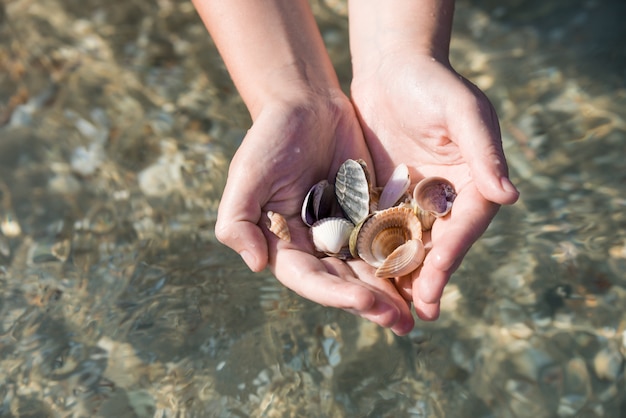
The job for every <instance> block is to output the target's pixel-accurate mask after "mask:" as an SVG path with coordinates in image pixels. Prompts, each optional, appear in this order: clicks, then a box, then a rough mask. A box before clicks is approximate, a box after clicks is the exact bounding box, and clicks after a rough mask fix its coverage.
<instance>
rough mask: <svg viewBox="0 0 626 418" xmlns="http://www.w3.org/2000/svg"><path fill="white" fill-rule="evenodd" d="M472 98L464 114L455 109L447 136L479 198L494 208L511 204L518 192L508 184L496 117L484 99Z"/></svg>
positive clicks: (479, 94) (489, 104)
mask: <svg viewBox="0 0 626 418" xmlns="http://www.w3.org/2000/svg"><path fill="white" fill-rule="evenodd" d="M476 94H477V96H473V97H471V98H470V99H469V100H468V107H467V108H466V109H465V110H464V111H461V112H458V109H457V111H456V112H455V114H454V115H452V117H450V118H449V121H450V124H449V128H450V134H451V136H452V138H453V140H454V142H456V143H457V144H458V146H459V148H460V150H461V154H462V155H463V158H464V160H465V161H466V162H467V163H468V165H469V167H470V171H471V175H472V179H473V180H474V182H475V183H476V186H477V188H478V190H479V191H480V193H481V194H482V195H483V197H484V198H485V199H487V200H489V201H492V202H494V203H498V204H513V203H515V201H517V199H518V197H519V192H518V190H517V189H516V188H515V186H514V185H513V183H511V181H510V180H509V175H508V167H507V163H506V158H505V157H504V151H503V149H502V140H501V136H500V126H499V123H498V117H497V115H496V113H495V110H494V109H493V106H491V103H489V101H488V100H487V98H485V97H484V96H483V95H482V93H478V92H477V93H476Z"/></svg>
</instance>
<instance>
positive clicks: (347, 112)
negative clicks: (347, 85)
mask: <svg viewBox="0 0 626 418" xmlns="http://www.w3.org/2000/svg"><path fill="white" fill-rule="evenodd" d="M348 158H363V159H365V160H366V162H368V163H370V164H371V159H370V157H369V152H368V150H367V147H366V145H365V142H364V139H363V135H362V133H361V130H360V127H359V124H358V120H357V117H356V115H355V113H354V109H353V108H352V105H351V103H350V101H349V100H348V99H347V97H345V95H343V94H336V97H318V96H315V95H309V96H307V97H306V100H300V101H295V102H279V103H272V104H269V105H266V106H264V107H263V108H262V109H261V111H260V112H259V113H258V115H256V116H255V118H254V122H253V125H252V127H251V129H250V130H249V131H248V133H247V135H246V136H245V138H244V140H243V143H242V144H241V146H240V147H239V149H238V150H237V152H236V154H235V156H234V157H233V160H232V162H231V165H230V169H229V175H228V180H227V184H226V187H225V189H224V194H223V196H222V200H221V203H220V207H219V211H218V219H217V224H216V235H217V238H218V239H219V240H220V241H221V242H222V243H224V244H225V245H227V246H229V247H231V248H232V249H234V250H235V251H237V252H238V253H239V254H240V255H241V257H242V258H243V259H244V261H245V263H246V264H247V265H248V267H250V269H252V270H253V271H260V270H262V269H263V268H265V267H266V266H267V265H269V267H270V269H271V271H272V272H273V273H274V275H275V276H276V277H277V278H278V280H279V281H281V282H282V283H283V284H284V285H285V286H287V287H288V288H290V289H292V290H293V291H295V292H296V293H298V294H299V295H301V296H303V297H305V298H307V299H310V300H312V301H314V302H317V303H319V304H322V305H325V306H331V307H336V308H342V309H345V310H347V311H349V312H352V313H354V314H357V315H360V316H362V317H364V318H366V319H369V320H371V321H373V322H375V323H377V324H379V325H382V326H385V327H390V328H391V329H392V331H394V332H395V333H397V334H406V333H408V332H409V331H410V330H411V329H412V328H413V318H412V316H411V312H410V305H409V304H408V303H407V302H406V301H405V300H404V299H403V298H402V297H401V295H400V294H399V293H398V291H397V289H396V288H395V287H394V285H393V283H391V282H390V281H388V280H382V279H377V278H375V277H374V275H373V274H372V269H371V268H370V267H368V266H366V265H365V263H363V262H362V261H357V260H353V261H350V262H348V263H346V262H343V261H341V260H339V259H336V258H331V257H326V258H321V259H320V258H318V257H316V255H315V252H314V249H313V246H312V243H311V240H310V237H309V231H308V228H307V227H306V226H305V225H304V223H303V222H302V220H301V219H300V211H301V207H302V201H303V199H304V196H305V194H306V193H307V192H308V191H309V189H310V188H311V186H312V185H313V184H315V183H317V182H318V181H320V180H322V179H328V180H329V181H331V180H333V178H334V175H335V173H336V172H337V169H338V168H339V166H340V165H341V164H342V163H343V161H345V160H346V159H348ZM267 211H273V212H277V213H280V214H282V215H283V216H284V217H285V218H286V219H287V222H288V225H289V229H290V232H291V242H286V241H282V240H279V239H278V238H277V237H276V236H275V235H274V234H272V233H271V232H269V231H268V229H267V227H266V222H267V220H268V218H267V216H266V214H267Z"/></svg>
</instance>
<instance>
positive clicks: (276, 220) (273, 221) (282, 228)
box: [267, 210, 291, 242]
mask: <svg viewBox="0 0 626 418" xmlns="http://www.w3.org/2000/svg"><path fill="white" fill-rule="evenodd" d="M267 217H268V218H269V220H270V221H269V224H268V225H267V227H268V229H269V230H270V231H272V232H273V233H274V235H276V236H277V237H278V238H280V239H282V240H283V241H287V242H291V234H290V233H289V226H288V225H287V220H286V219H285V218H284V216H283V215H281V214H280V213H276V212H272V211H271V210H270V211H268V212H267Z"/></svg>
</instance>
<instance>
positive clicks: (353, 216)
mask: <svg viewBox="0 0 626 418" xmlns="http://www.w3.org/2000/svg"><path fill="white" fill-rule="evenodd" d="M410 185H411V179H410V176H409V169H408V167H407V166H406V165H405V164H401V165H399V166H398V167H396V169H395V170H394V172H393V174H392V175H391V178H390V179H389V181H388V182H387V184H386V185H385V187H384V188H375V187H373V186H372V184H371V182H370V175H369V172H368V169H367V166H366V164H365V162H363V161H362V160H346V161H345V162H344V163H343V164H342V165H341V167H340V168H339V171H338V172H337V176H336V177H335V184H334V185H333V184H330V183H329V182H328V181H326V180H322V181H320V182H319V183H317V184H315V185H314V186H313V187H312V188H311V190H310V191H309V192H308V193H307V195H306V197H305V199H304V202H303V205H302V214H301V215H302V220H303V221H304V223H305V224H306V225H308V226H309V227H310V230H311V237H312V239H313V244H314V246H315V248H316V250H317V251H320V252H321V253H324V254H326V255H329V256H333V257H338V258H341V259H349V258H360V259H362V260H363V261H365V262H366V263H368V264H369V265H371V266H373V267H375V268H376V269H377V270H376V276H377V277H381V278H390V277H399V276H404V275H406V274H409V273H411V272H412V271H414V270H415V269H417V268H418V267H419V266H420V265H421V264H422V262H423V260H424V257H425V255H426V250H425V248H424V243H423V242H422V231H426V230H429V229H430V228H431V227H432V225H433V223H434V221H435V220H436V219H437V218H439V217H443V216H446V215H447V214H448V213H449V212H450V210H451V208H452V202H453V201H454V199H455V197H456V192H455V190H454V187H453V185H452V184H451V183H450V182H449V181H448V180H446V179H444V178H441V177H427V178H425V179H423V180H421V181H420V182H419V183H417V185H416V186H415V189H414V190H413V193H409V187H410ZM268 215H270V214H268ZM273 216H275V214H273V213H272V214H271V215H270V219H271V218H272V217H273Z"/></svg>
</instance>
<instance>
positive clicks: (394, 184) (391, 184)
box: [378, 164, 411, 210]
mask: <svg viewBox="0 0 626 418" xmlns="http://www.w3.org/2000/svg"><path fill="white" fill-rule="evenodd" d="M410 185H411V177H410V175H409V167H407V165H406V164H400V165H399V166H397V167H396V168H395V170H393V173H392V174H391V177H389V180H388V181H387V184H385V187H384V188H383V191H382V192H381V194H380V198H379V199H378V210H384V209H387V208H390V207H392V206H395V205H396V203H398V201H399V200H400V199H401V198H402V196H404V195H405V193H406V191H407V190H408V189H409V186H410Z"/></svg>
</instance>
